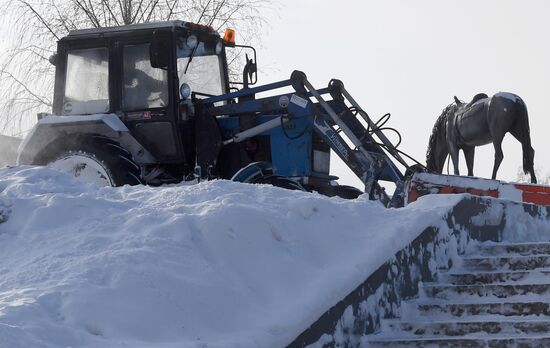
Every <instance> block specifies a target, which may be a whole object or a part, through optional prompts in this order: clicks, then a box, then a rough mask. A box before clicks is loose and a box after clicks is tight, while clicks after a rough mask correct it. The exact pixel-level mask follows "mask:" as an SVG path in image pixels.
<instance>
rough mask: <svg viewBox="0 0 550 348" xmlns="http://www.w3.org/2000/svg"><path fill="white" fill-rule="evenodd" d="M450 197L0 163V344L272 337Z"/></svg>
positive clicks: (357, 277) (351, 283) (203, 343)
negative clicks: (184, 180) (175, 179)
mask: <svg viewBox="0 0 550 348" xmlns="http://www.w3.org/2000/svg"><path fill="white" fill-rule="evenodd" d="M462 198H463V196H462V195H454V196H445V195H433V196H428V197H421V198H420V199H419V200H418V201H417V202H415V203H413V204H410V205H409V206H408V207H406V208H401V209H386V208H384V207H383V206H382V205H381V204H379V203H377V202H373V201H369V200H368V199H367V198H366V197H364V196H362V197H360V198H359V199H357V200H351V201H347V200H343V199H340V198H327V197H324V196H321V195H317V194H310V193H303V192H296V191H288V190H284V189H279V188H275V187H271V186H266V185H247V184H240V183H234V182H229V181H222V180H220V181H210V182H205V183H201V184H198V185H172V186H164V187H156V188H155V187H146V186H136V187H129V186H125V187H122V188H111V187H105V188H98V187H95V186H92V185H86V184H82V183H80V182H77V181H76V180H75V179H73V178H71V177H69V176H67V175H65V174H62V173H59V172H56V171H54V170H53V169H49V168H35V167H30V166H23V167H18V168H3V169H0V216H5V217H7V221H6V222H3V223H1V224H0V347H76V346H78V347H151V346H155V347H281V346H285V345H287V344H289V343H290V342H291V341H292V340H293V339H294V338H296V337H297V335H298V334H300V333H301V332H302V331H303V330H305V329H306V328H307V327H308V326H309V325H310V324H311V323H313V322H314V321H315V320H316V319H317V318H318V317H319V316H320V315H321V314H322V313H323V312H324V311H326V310H327V309H328V308H330V307H331V306H332V305H334V304H335V303H336V302H338V301H339V300H340V299H342V298H343V297H344V296H345V295H347V294H348V293H349V292H351V291H352V290H353V289H354V288H355V287H357V286H358V285H359V284H360V283H362V282H363V281H364V280H365V279H366V277H367V276H368V275H369V274H371V273H372V272H373V271H375V270H376V269H377V268H378V267H379V266H380V265H381V264H382V263H383V262H385V261H386V260H388V259H389V258H390V257H391V256H392V255H393V254H394V253H395V252H397V251H398V250H400V249H402V248H403V247H405V246H406V245H407V244H408V243H409V242H410V241H412V240H413V239H414V238H415V237H416V236H417V235H418V234H420V233H421V232H422V231H423V230H424V228H426V227H427V226H430V225H439V224H440V223H441V222H442V221H443V220H442V217H443V216H445V215H446V214H447V212H448V211H449V210H450V209H451V208H452V207H453V206H454V205H455V204H456V203H457V202H458V201H459V200H460V199H462Z"/></svg>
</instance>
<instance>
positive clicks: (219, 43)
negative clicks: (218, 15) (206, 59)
mask: <svg viewBox="0 0 550 348" xmlns="http://www.w3.org/2000/svg"><path fill="white" fill-rule="evenodd" d="M222 49H223V43H222V42H221V41H218V43H217V44H216V55H218V56H219V55H220V54H221V53H222Z"/></svg>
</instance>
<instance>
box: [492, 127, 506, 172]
mask: <svg viewBox="0 0 550 348" xmlns="http://www.w3.org/2000/svg"><path fill="white" fill-rule="evenodd" d="M502 138H503V136H501V137H499V138H498V139H494V138H493V146H494V148H495V164H494V166H493V176H491V178H492V179H493V180H495V179H496V178H497V171H498V167H500V163H502V160H503V159H504V153H503V152H502Z"/></svg>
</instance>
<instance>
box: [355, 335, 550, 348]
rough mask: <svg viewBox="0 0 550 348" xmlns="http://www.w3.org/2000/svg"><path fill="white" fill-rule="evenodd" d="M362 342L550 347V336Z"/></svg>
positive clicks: (374, 342)
mask: <svg viewBox="0 0 550 348" xmlns="http://www.w3.org/2000/svg"><path fill="white" fill-rule="evenodd" d="M364 343H365V344H363V342H361V346H367V347H469V348H474V347H499V348H500V347H550V336H548V335H544V336H537V337H506V336H503V337H495V338H475V337H464V338H457V337H425V338H414V337H411V338H391V339H390V338H375V337H370V338H368V339H366V340H365V342H364Z"/></svg>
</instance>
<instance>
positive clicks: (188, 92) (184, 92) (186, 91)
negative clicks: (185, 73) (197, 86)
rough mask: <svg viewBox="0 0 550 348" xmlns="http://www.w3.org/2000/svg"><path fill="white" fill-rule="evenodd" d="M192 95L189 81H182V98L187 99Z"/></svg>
mask: <svg viewBox="0 0 550 348" xmlns="http://www.w3.org/2000/svg"><path fill="white" fill-rule="evenodd" d="M190 95H191V87H189V85H188V84H187V83H182V84H181V86H180V96H181V99H187V98H189V96H190Z"/></svg>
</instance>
